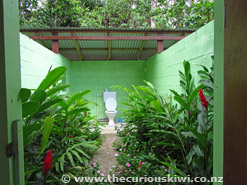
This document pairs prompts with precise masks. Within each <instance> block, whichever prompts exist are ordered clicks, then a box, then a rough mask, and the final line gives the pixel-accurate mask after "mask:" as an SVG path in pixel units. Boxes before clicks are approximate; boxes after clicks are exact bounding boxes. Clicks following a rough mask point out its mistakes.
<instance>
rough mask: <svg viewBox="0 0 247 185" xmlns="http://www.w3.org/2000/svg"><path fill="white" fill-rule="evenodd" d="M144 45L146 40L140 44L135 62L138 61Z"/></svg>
mask: <svg viewBox="0 0 247 185" xmlns="http://www.w3.org/2000/svg"><path fill="white" fill-rule="evenodd" d="M145 36H147V33H146V34H145ZM145 44H146V40H143V41H142V43H141V47H140V49H139V52H138V54H137V58H136V59H137V60H140V58H141V54H142V50H143V48H144V45H145Z"/></svg>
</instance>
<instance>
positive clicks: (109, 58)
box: [107, 32, 111, 60]
mask: <svg viewBox="0 0 247 185" xmlns="http://www.w3.org/2000/svg"><path fill="white" fill-rule="evenodd" d="M107 36H110V33H109V32H107ZM107 47H108V60H111V41H110V40H107Z"/></svg>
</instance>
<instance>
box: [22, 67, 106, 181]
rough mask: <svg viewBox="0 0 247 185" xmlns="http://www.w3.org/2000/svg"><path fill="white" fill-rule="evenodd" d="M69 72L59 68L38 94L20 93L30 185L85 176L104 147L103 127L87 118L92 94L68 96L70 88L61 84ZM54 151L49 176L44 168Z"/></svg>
mask: <svg viewBox="0 0 247 185" xmlns="http://www.w3.org/2000/svg"><path fill="white" fill-rule="evenodd" d="M65 72H66V68H65V67H58V68H55V69H53V70H51V71H49V72H48V74H47V76H46V77H45V79H44V80H43V81H42V82H41V84H40V85H39V86H38V88H37V89H36V90H34V91H33V92H32V91H31V90H29V89H21V91H20V93H19V96H20V99H21V100H22V102H23V106H22V108H23V119H24V122H25V124H24V126H23V140H24V146H25V148H24V151H25V179H26V184H48V183H51V184H60V178H61V177H62V174H63V173H66V174H70V175H71V176H73V175H76V176H81V175H82V174H81V173H83V172H85V171H86V170H88V160H89V159H90V158H91V157H92V155H93V153H94V152H95V151H96V150H97V149H98V146H99V145H100V144H101V141H102V139H101V137H100V129H99V124H98V122H97V120H96V119H95V118H94V117H91V116H90V114H86V112H87V111H89V109H88V108H87V104H88V103H90V102H89V101H88V100H86V99H85V98H84V96H85V95H86V94H88V93H90V92H91V91H90V90H83V91H80V92H78V93H75V94H74V95H72V96H68V95H64V93H62V91H63V90H65V89H66V88H68V87H70V85H69V84H63V83H61V79H62V78H63V77H64V73H65ZM50 149H52V152H53V155H52V168H51V169H50V170H49V172H48V176H45V175H44V173H43V172H42V165H43V163H44V162H43V161H44V158H45V156H46V153H47V151H49V150H50Z"/></svg>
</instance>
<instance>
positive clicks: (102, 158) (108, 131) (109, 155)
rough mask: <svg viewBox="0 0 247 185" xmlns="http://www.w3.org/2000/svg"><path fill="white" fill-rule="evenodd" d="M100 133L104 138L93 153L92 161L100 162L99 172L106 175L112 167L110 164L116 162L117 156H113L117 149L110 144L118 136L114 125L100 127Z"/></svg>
mask: <svg viewBox="0 0 247 185" xmlns="http://www.w3.org/2000/svg"><path fill="white" fill-rule="evenodd" d="M102 134H103V135H105V140H104V142H103V144H102V146H101V147H100V149H99V150H98V151H97V153H96V154H95V155H94V157H93V159H92V163H94V162H98V163H99V164H100V171H101V173H103V174H104V175H105V176H107V175H108V174H109V173H110V170H111V169H112V168H113V167H112V166H116V164H117V157H116V156H114V155H115V154H116V153H117V151H116V150H115V149H114V148H113V146H112V145H113V143H114V142H115V141H116V139H117V138H118V134H117V132H116V130H115V129H114V127H108V126H107V127H105V128H102Z"/></svg>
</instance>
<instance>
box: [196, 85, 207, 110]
mask: <svg viewBox="0 0 247 185" xmlns="http://www.w3.org/2000/svg"><path fill="white" fill-rule="evenodd" d="M198 91H199V96H200V99H201V103H202V106H203V107H205V109H206V110H208V101H207V100H206V98H205V96H204V94H203V91H202V90H201V89H199V90H198Z"/></svg>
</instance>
